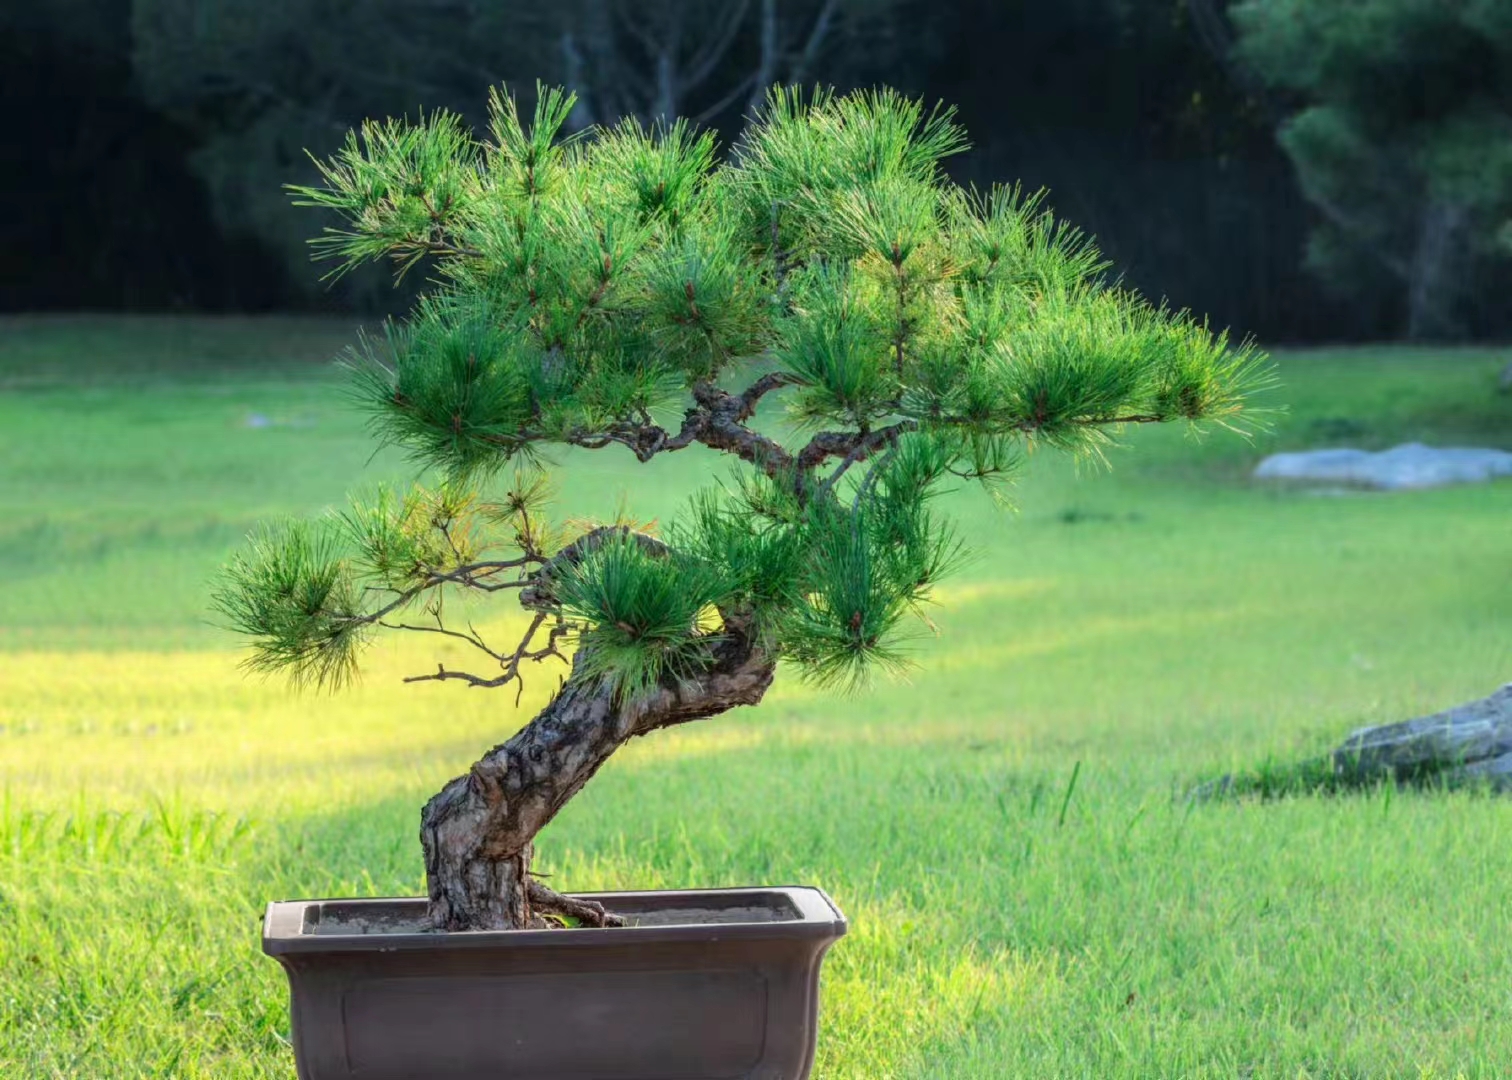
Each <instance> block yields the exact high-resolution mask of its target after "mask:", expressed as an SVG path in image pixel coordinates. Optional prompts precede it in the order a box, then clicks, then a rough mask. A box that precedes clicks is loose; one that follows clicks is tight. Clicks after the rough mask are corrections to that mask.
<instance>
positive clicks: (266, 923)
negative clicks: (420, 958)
mask: <svg viewBox="0 0 1512 1080" xmlns="http://www.w3.org/2000/svg"><path fill="white" fill-rule="evenodd" d="M570 895H571V896H574V897H578V898H580V899H584V900H598V901H599V902H601V903H604V904H605V906H610V904H611V903H612V901H615V900H619V901H630V902H631V903H632V904H636V902H640V903H641V904H642V905H643V906H646V907H649V906H651V904H650V903H647V902H648V901H655V900H657V899H662V898H666V897H677V898H689V899H694V900H696V899H698V898H720V899H723V900H727V901H730V900H733V901H739V900H741V899H748V900H749V899H755V898H758V897H765V898H767V900H768V901H769V902H774V903H780V902H783V901H786V902H787V903H788V904H790V905H791V906H792V907H793V908H794V909H796V910H797V912H798V916H797V917H796V918H791V919H775V920H770V921H766V922H724V923H685V924H680V925H659V926H622V927H570V928H561V929H551V930H467V931H459V932H453V933H423V934H313V933H307V932H306V931H305V925H306V920H307V915H308V914H309V913H310V912H311V910H312V909H313V910H315V912H316V913H317V917H318V912H319V910H320V908H321V907H322V906H323V905H325V904H341V905H343V906H349V907H362V906H365V905H368V904H374V905H376V904H394V903H406V904H423V903H425V902H426V901H425V899H424V898H423V897H411V896H396V897H329V898H323V899H313V900H274V901H271V902H270V903H269V904H268V907H267V910H266V912H265V913H264V915H263V925H262V947H263V952H265V953H267V954H268V955H269V956H274V957H277V956H286V955H290V954H308V953H332V952H393V951H396V950H412V949H418V950H431V951H442V950H445V951H451V950H455V949H490V948H491V949H511V950H517V949H541V948H550V949H561V948H593V947H595V946H599V947H601V946H606V945H621V946H628V945H634V946H643V945H651V944H656V943H692V942H709V941H729V940H747V941H750V940H763V939H765V940H789V941H791V940H794V939H814V938H821V939H827V940H830V941H833V940H834V939H836V938H839V937H841V936H842V935H844V934H845V932H846V929H847V925H848V924H847V922H846V919H845V916H844V915H842V914H841V913H840V909H839V908H838V907H836V906H835V902H834V901H833V900H831V899H830V898H829V896H828V895H827V894H826V893H825V892H824V890H822V889H819V888H815V887H813V886H807V885H773V886H750V887H742V888H733V889H648V890H640V891H627V892H581V893H571V894H570ZM688 906H692V905H688Z"/></svg>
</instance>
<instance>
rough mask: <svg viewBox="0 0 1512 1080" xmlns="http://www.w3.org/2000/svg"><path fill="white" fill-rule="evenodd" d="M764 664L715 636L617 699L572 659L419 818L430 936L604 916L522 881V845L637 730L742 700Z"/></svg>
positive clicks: (767, 677) (756, 685) (752, 652)
mask: <svg viewBox="0 0 1512 1080" xmlns="http://www.w3.org/2000/svg"><path fill="white" fill-rule="evenodd" d="M775 667H776V657H775V656H774V655H772V654H770V653H768V652H766V651H765V650H763V649H761V648H760V647H758V646H756V645H755V644H753V643H752V642H751V641H749V640H748V639H747V638H746V637H745V636H744V634H743V632H741V630H739V629H738V628H737V629H727V632H726V635H725V637H724V638H723V639H722V640H721V641H720V642H719V643H718V644H716V646H715V647H714V649H713V651H712V657H711V662H710V664H709V666H708V667H707V668H706V669H705V670H704V671H702V672H701V673H699V674H698V675H697V676H696V677H695V678H693V679H690V680H688V681H685V682H683V683H680V684H670V683H669V684H667V685H663V686H660V687H658V688H657V689H656V690H654V691H652V692H651V693H650V694H648V695H646V696H645V697H643V698H640V699H636V700H633V701H628V702H627V701H622V700H620V699H618V698H617V697H616V696H615V695H614V694H613V693H612V692H611V691H610V690H609V689H608V688H606V687H605V686H604V685H602V684H600V683H597V682H595V681H593V680H591V679H588V678H586V677H584V676H583V675H582V672H581V663H579V664H576V665H575V666H574V670H573V674H572V676H571V677H570V678H569V679H568V680H567V682H566V683H565V684H564V685H563V686H562V689H561V691H560V692H559V693H558V694H557V696H556V697H555V698H554V699H552V701H551V702H550V704H548V705H547V706H546V708H545V709H543V710H542V711H541V713H540V715H538V716H537V717H536V718H535V719H534V720H532V721H531V722H530V723H529V724H528V725H526V726H525V727H524V728H523V729H522V730H521V731H520V732H519V733H518V734H516V735H515V736H514V737H513V738H511V739H510V740H509V741H508V742H505V743H503V744H501V745H499V746H496V747H494V748H493V749H492V750H490V751H489V752H488V753H487V754H485V755H484V756H483V757H482V758H480V759H479V760H478V762H477V763H476V764H474V765H473V767H472V768H471V769H470V770H469V771H468V772H467V774H466V775H464V776H459V777H457V778H456V779H455V780H453V781H451V783H449V784H447V785H446V787H445V788H443V789H442V790H441V791H440V792H439V793H438V794H437V795H436V796H435V797H434V798H432V799H431V800H430V802H428V803H426V805H425V809H424V811H423V813H422V815H421V828H420V840H421V843H422V845H423V846H424V849H425V871H426V877H427V879H428V884H429V892H430V916H431V920H432V922H433V924H434V925H435V926H436V927H437V928H438V929H442V930H507V929H523V928H527V927H533V926H543V925H547V924H546V923H545V922H544V920H543V919H542V915H543V914H546V913H552V914H562V915H570V916H573V917H576V918H580V919H585V920H587V921H590V922H605V921H607V922H612V921H613V920H604V919H603V918H602V915H603V913H602V912H601V911H600V912H597V913H595V912H594V911H593V910H592V909H593V907H594V906H595V905H584V904H582V903H581V902H574V901H572V900H570V899H569V898H567V897H562V896H559V895H558V894H556V893H553V892H552V891H551V890H549V889H546V888H545V887H544V886H542V885H541V884H540V883H539V882H535V881H532V880H531V879H530V877H529V871H530V858H531V853H532V845H531V841H532V840H533V839H534V838H535V836H536V834H537V833H539V832H540V831H541V829H543V828H544V827H545V826H546V825H547V823H549V822H550V821H551V819H552V818H554V817H555V816H556V814H557V812H558V811H559V810H561V808H562V807H563V806H564V805H566V803H567V801H568V800H569V799H571V798H572V797H573V796H574V795H576V794H577V793H578V792H579V791H580V790H581V789H582V787H583V785H584V784H586V783H587V782H588V780H589V779H590V778H591V777H592V776H593V774H594V773H596V772H597V771H598V769H599V767H600V766H601V765H603V763H604V762H605V761H607V760H608V759H609V756H610V755H611V754H613V753H614V751H615V750H617V749H619V748H620V747H621V746H623V745H624V744H625V743H626V742H627V741H628V740H630V739H632V738H634V737H635V736H637V735H646V734H649V733H650V732H652V731H656V730H657V729H659V728H664V727H671V726H672V725H674V724H682V723H687V722H688V721H691V720H698V719H702V718H703V717H708V716H715V715H717V714H719V713H722V712H725V711H727V710H729V709H732V708H735V707H736V706H739V705H754V704H756V703H757V702H758V701H760V700H761V698H762V696H763V695H764V694H765V693H766V690H767V687H768V686H770V685H771V682H772V674H773V671H774V669H775Z"/></svg>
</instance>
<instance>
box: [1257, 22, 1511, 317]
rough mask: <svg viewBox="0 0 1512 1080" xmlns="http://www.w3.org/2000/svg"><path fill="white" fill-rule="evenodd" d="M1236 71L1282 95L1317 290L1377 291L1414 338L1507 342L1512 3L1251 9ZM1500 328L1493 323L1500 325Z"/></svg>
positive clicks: (1284, 139)
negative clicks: (1501, 239)
mask: <svg viewBox="0 0 1512 1080" xmlns="http://www.w3.org/2000/svg"><path fill="white" fill-rule="evenodd" d="M1230 14H1231V17H1232V19H1233V23H1234V25H1235V27H1236V28H1237V31H1238V38H1237V42H1236V48H1235V56H1234V58H1235V61H1236V63H1238V64H1242V65H1247V66H1248V67H1249V69H1250V70H1251V71H1252V72H1253V73H1254V74H1255V75H1256V76H1258V78H1259V80H1260V81H1261V82H1262V83H1263V84H1264V86H1265V87H1266V88H1267V89H1268V90H1270V91H1272V92H1274V93H1275V94H1276V95H1277V108H1278V112H1280V113H1282V114H1284V115H1283V117H1281V118H1280V124H1279V137H1280V142H1281V145H1282V146H1283V147H1284V149H1285V150H1286V153H1287V154H1288V155H1289V156H1290V158H1291V160H1292V161H1293V163H1294V164H1295V166H1296V170H1297V177H1298V179H1299V181H1300V184H1301V187H1302V190H1303V191H1304V192H1305V193H1306V195H1307V197H1308V199H1309V200H1311V201H1312V203H1313V204H1314V205H1315V206H1317V207H1318V209H1319V210H1320V211H1321V217H1322V220H1321V221H1320V223H1319V224H1318V227H1317V228H1316V230H1315V231H1314V232H1313V234H1312V236H1311V239H1310V241H1309V245H1308V250H1307V262H1308V265H1309V266H1310V267H1311V269H1313V270H1314V271H1315V272H1316V273H1317V274H1318V275H1320V276H1321V277H1322V278H1323V279H1324V280H1325V281H1326V282H1329V283H1330V284H1332V285H1335V286H1339V287H1343V288H1345V289H1355V290H1358V289H1359V288H1360V287H1361V286H1362V285H1363V286H1366V287H1368V286H1369V285H1370V284H1371V283H1372V282H1378V281H1379V280H1380V279H1381V277H1382V276H1383V275H1385V276H1386V277H1387V278H1388V280H1390V281H1391V282H1393V283H1394V287H1395V288H1397V289H1399V290H1401V291H1402V293H1403V295H1404V306H1405V323H1406V331H1407V334H1408V336H1410V337H1413V338H1457V337H1464V336H1467V335H1468V334H1471V333H1473V332H1481V333H1485V332H1487V331H1494V330H1496V329H1501V330H1505V328H1506V327H1507V322H1506V316H1505V314H1504V310H1505V305H1504V304H1503V303H1501V300H1500V298H1501V296H1504V295H1505V285H1506V283H1507V268H1506V262H1507V255H1508V252H1507V249H1506V247H1505V245H1504V244H1499V243H1497V241H1496V230H1497V226H1498V225H1500V224H1501V223H1503V222H1505V221H1506V220H1507V218H1508V216H1509V215H1512V2H1509V0H1244V2H1242V3H1239V4H1237V5H1235V6H1234V8H1233V9H1232V11H1231V13H1230ZM1498 316H1500V318H1498Z"/></svg>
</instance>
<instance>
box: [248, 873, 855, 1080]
mask: <svg viewBox="0 0 1512 1080" xmlns="http://www.w3.org/2000/svg"><path fill="white" fill-rule="evenodd" d="M579 895H581V896H582V897H583V898H584V899H591V900H597V901H598V902H599V903H601V904H603V905H604V907H606V908H607V909H608V910H610V911H612V912H615V913H616V914H619V915H623V916H625V917H626V919H627V921H629V922H630V923H631V924H632V925H629V926H625V927H616V928H610V929H571V930H567V929H562V930H506V931H498V932H491V931H480V932H469V933H457V934H438V933H415V932H372V933H359V932H355V931H354V930H353V928H352V926H351V923H352V921H353V920H355V919H362V920H364V921H367V922H370V923H377V924H381V923H383V922H386V921H387V922H404V921H409V922H411V923H413V922H415V921H417V920H419V919H421V918H423V916H424V914H425V901H424V900H410V899H400V900H294V901H283V902H276V903H272V904H269V905H268V911H267V914H266V915H265V916H264V920H263V951H264V952H266V953H267V954H268V955H269V956H272V957H273V958H274V959H276V960H277V961H278V962H279V963H280V964H282V965H283V966H284V968H285V969H286V971H287V972H288V976H289V991H290V1021H291V1033H292V1040H293V1043H294V1057H295V1061H296V1063H297V1065H298V1069H299V1076H300V1080H485V1078H486V1080H805V1078H806V1077H807V1076H808V1075H809V1070H810V1069H811V1068H812V1066H813V1061H814V1043H815V1038H816V1036H817V1033H818V1011H819V1009H818V1007H819V965H820V962H821V961H822V960H823V958H824V953H825V950H827V949H828V948H829V947H830V945H831V944H833V943H834V942H835V941H836V939H838V938H839V937H840V936H841V935H842V934H844V933H845V917H844V916H843V915H841V914H840V912H839V910H838V909H837V908H836V907H835V905H834V903H833V902H832V901H831V900H830V899H829V897H827V896H826V895H825V894H824V893H823V892H822V891H820V890H819V889H812V888H757V889H708V890H681V891H673V892H624V893H583V894H579ZM695 920H702V921H695ZM322 923H324V928H322Z"/></svg>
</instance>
